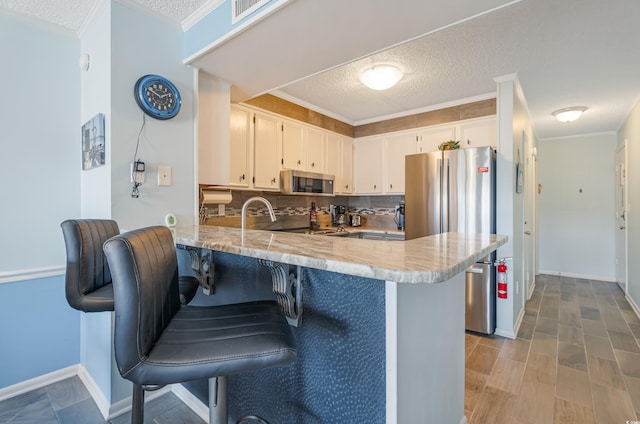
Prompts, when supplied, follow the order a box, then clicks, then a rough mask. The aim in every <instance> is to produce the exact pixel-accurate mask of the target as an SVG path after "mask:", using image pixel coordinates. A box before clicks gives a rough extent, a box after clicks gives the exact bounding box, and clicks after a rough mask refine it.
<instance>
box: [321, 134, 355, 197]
mask: <svg viewBox="0 0 640 424" xmlns="http://www.w3.org/2000/svg"><path fill="white" fill-rule="evenodd" d="M326 144H327V149H326V151H327V167H326V169H327V174H331V175H334V176H335V177H336V179H335V186H334V192H335V193H339V194H351V193H353V176H352V168H353V165H352V160H353V142H352V141H351V139H349V138H347V137H342V136H340V135H338V134H333V133H329V134H327V143H326Z"/></svg>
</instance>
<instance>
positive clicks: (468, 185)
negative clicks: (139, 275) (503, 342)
mask: <svg viewBox="0 0 640 424" xmlns="http://www.w3.org/2000/svg"><path fill="white" fill-rule="evenodd" d="M495 168H496V153H495V151H494V150H493V148H491V147H476V148H468V149H460V150H445V151H438V152H431V153H420V154H416V155H407V156H406V157H405V187H406V188H405V240H411V239H415V238H418V237H423V236H428V235H433V234H439V233H446V232H459V233H491V234H494V233H495V232H496V218H495V217H496V206H495V205H496V195H495V191H496V190H495V187H496V178H495V175H496V169H495ZM494 261H495V252H494V253H492V255H491V256H487V257H484V258H482V259H481V260H480V261H478V262H476V263H475V264H474V265H472V266H471V267H469V268H468V269H467V271H466V328H467V330H471V331H476V332H479V333H485V334H493V332H494V331H495V326H496V305H495V302H496V292H495V290H496V281H495V279H496V273H495V267H494V266H493V263H494Z"/></svg>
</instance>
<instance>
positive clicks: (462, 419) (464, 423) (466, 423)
mask: <svg viewBox="0 0 640 424" xmlns="http://www.w3.org/2000/svg"><path fill="white" fill-rule="evenodd" d="M468 423H469V421H467V416H466V415H463V416H462V418H461V419H460V423H459V424H468Z"/></svg>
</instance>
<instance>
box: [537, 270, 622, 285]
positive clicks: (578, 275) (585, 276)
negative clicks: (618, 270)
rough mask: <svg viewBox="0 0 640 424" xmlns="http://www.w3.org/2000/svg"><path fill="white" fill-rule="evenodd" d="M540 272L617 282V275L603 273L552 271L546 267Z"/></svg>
mask: <svg viewBox="0 0 640 424" xmlns="http://www.w3.org/2000/svg"><path fill="white" fill-rule="evenodd" d="M538 272H539V273H540V274H547V275H555V276H558V277H571V278H582V279H584V280H596V281H605V282H607V283H615V282H616V278H615V277H606V276H603V275H587V274H575V273H572V272H563V271H550V270H544V269H541V270H540V271H538Z"/></svg>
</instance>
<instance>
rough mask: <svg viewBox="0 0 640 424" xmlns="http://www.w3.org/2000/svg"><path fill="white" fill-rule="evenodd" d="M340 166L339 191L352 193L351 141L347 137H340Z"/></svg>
mask: <svg viewBox="0 0 640 424" xmlns="http://www.w3.org/2000/svg"><path fill="white" fill-rule="evenodd" d="M340 165H341V167H342V172H341V177H342V179H341V180H340V192H341V193H344V194H351V193H353V141H352V140H351V139H349V138H343V139H342V160H341V163H340Z"/></svg>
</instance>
